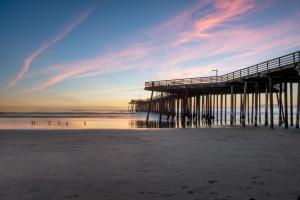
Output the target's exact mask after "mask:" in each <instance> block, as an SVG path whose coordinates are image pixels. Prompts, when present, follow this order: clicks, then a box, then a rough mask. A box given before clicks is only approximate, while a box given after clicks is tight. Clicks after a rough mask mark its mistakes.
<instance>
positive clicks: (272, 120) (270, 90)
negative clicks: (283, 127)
mask: <svg viewBox="0 0 300 200" xmlns="http://www.w3.org/2000/svg"><path fill="white" fill-rule="evenodd" d="M269 94H270V128H271V129H273V128H274V118H273V117H274V116H273V80H272V77H271V76H270V75H269Z"/></svg>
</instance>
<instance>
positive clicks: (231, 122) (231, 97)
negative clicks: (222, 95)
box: [230, 85, 234, 126]
mask: <svg viewBox="0 0 300 200" xmlns="http://www.w3.org/2000/svg"><path fill="white" fill-rule="evenodd" d="M233 92H234V91H233V85H231V95H230V100H231V101H230V125H231V126H232V125H233Z"/></svg>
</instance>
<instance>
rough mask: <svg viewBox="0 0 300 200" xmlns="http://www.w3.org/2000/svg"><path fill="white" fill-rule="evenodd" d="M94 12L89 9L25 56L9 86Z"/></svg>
mask: <svg viewBox="0 0 300 200" xmlns="http://www.w3.org/2000/svg"><path fill="white" fill-rule="evenodd" d="M92 12H93V9H89V10H87V11H85V12H84V13H83V14H82V15H80V16H79V17H78V18H77V19H76V20H75V21H74V22H72V23H71V24H70V25H68V26H67V27H66V28H65V29H64V30H63V31H62V32H61V33H59V34H58V35H57V36H55V37H54V38H52V39H51V40H50V41H48V42H46V43H44V44H43V45H42V46H40V47H39V48H38V49H36V50H35V51H34V52H33V53H31V54H30V55H29V56H28V57H26V58H25V60H24V61H23V66H22V69H21V71H20V72H19V74H18V75H17V76H16V77H15V78H14V79H12V80H11V81H10V83H9V85H8V87H12V86H14V85H16V84H17V83H18V82H19V81H20V80H22V79H23V78H24V76H25V74H26V73H27V72H28V71H29V68H30V65H31V63H32V62H33V61H34V60H35V59H36V58H37V57H38V56H39V55H40V54H42V53H43V52H44V51H45V50H47V49H48V48H49V47H51V46H52V45H54V44H56V43H57V42H59V41H60V40H61V39H63V38H64V37H66V36H67V35H68V34H69V33H71V32H72V31H73V30H74V29H75V28H76V27H77V26H78V25H79V24H80V23H81V22H82V21H84V20H85V19H86V18H87V17H88V16H89V15H90V14H91V13H92Z"/></svg>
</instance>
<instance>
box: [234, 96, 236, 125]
mask: <svg viewBox="0 0 300 200" xmlns="http://www.w3.org/2000/svg"><path fill="white" fill-rule="evenodd" d="M234 124H236V93H234Z"/></svg>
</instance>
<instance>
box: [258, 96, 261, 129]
mask: <svg viewBox="0 0 300 200" xmlns="http://www.w3.org/2000/svg"><path fill="white" fill-rule="evenodd" d="M258 123H259V124H261V99H260V92H258Z"/></svg>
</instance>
